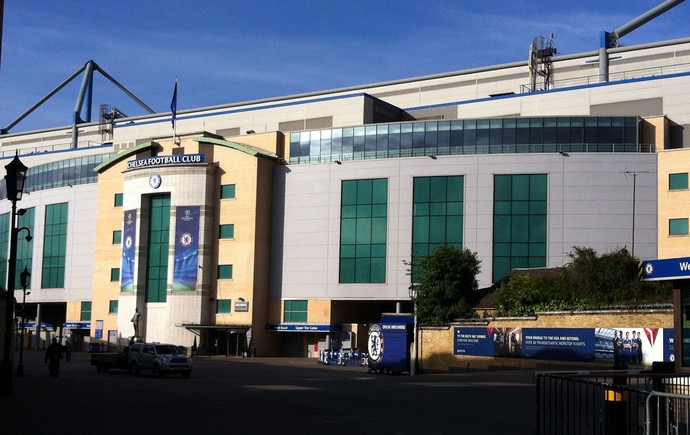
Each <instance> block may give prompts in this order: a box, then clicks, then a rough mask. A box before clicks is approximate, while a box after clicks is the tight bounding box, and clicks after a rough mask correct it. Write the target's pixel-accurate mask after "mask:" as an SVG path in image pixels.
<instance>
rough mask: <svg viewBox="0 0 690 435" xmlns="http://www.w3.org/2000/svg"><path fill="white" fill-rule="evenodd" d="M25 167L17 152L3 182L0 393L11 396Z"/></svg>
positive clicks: (8, 166) (12, 389)
mask: <svg viewBox="0 0 690 435" xmlns="http://www.w3.org/2000/svg"><path fill="white" fill-rule="evenodd" d="M28 169H29V168H27V167H26V166H25V165H24V164H23V163H22V162H21V160H19V154H18V153H17V154H16V155H15V156H14V159H12V161H11V162H10V163H9V164H7V165H6V166H5V170H6V171H7V175H5V183H6V187H7V199H9V200H10V201H11V202H12V214H11V217H10V219H11V220H10V225H11V226H12V228H11V231H10V256H9V259H8V262H7V295H6V296H7V298H6V302H5V343H4V346H3V350H4V355H3V358H2V365H1V369H0V381H1V382H0V395H2V396H12V395H13V394H14V388H13V386H12V354H11V349H12V344H11V343H12V318H13V314H14V280H15V274H16V270H15V268H16V266H17V231H16V230H15V228H16V220H17V201H20V200H21V199H22V194H23V193H24V181H25V180H26V171H27V170H28Z"/></svg>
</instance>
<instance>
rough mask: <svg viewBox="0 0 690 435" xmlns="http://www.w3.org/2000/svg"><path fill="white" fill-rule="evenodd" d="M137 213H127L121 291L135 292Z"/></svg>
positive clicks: (131, 211) (130, 211)
mask: <svg viewBox="0 0 690 435" xmlns="http://www.w3.org/2000/svg"><path fill="white" fill-rule="evenodd" d="M136 232H137V211H136V210H127V211H125V223H124V231H123V233H124V234H123V238H122V272H121V273H120V291H122V292H131V291H134V251H135V247H136V240H137V239H136Z"/></svg>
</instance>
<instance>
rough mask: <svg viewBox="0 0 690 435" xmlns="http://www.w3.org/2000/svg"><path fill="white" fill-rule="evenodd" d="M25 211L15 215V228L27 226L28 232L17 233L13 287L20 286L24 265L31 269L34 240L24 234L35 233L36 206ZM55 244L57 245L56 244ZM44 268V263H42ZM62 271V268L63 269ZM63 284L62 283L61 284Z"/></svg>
mask: <svg viewBox="0 0 690 435" xmlns="http://www.w3.org/2000/svg"><path fill="white" fill-rule="evenodd" d="M25 210H26V212H25V213H24V215H22V216H17V226H16V228H24V227H26V228H28V229H29V232H28V233H27V232H26V230H22V232H21V233H20V234H19V235H18V237H17V268H16V269H15V272H14V276H15V281H14V288H15V289H17V288H22V283H21V282H20V279H19V277H20V274H21V273H22V270H24V267H27V268H28V269H29V270H32V264H33V253H34V240H36V239H32V240H31V241H27V240H26V236H27V235H28V234H32V235H33V234H35V233H34V220H35V214H36V208H35V207H31V208H27V209H25ZM56 246H57V245H56ZM44 268H45V264H44ZM63 273H64V270H63ZM63 285H64V284H63Z"/></svg>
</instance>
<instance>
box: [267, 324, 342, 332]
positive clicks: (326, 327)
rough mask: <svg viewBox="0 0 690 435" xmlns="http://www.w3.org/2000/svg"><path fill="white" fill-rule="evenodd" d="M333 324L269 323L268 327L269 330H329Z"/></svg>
mask: <svg viewBox="0 0 690 435" xmlns="http://www.w3.org/2000/svg"><path fill="white" fill-rule="evenodd" d="M331 328H332V327H331V325H300V324H285V323H269V324H268V325H266V329H268V330H269V331H292V332H329V331H330V330H331Z"/></svg>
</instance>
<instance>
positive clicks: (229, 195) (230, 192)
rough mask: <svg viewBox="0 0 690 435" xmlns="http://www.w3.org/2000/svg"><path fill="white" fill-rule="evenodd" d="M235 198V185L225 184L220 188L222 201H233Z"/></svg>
mask: <svg viewBox="0 0 690 435" xmlns="http://www.w3.org/2000/svg"><path fill="white" fill-rule="evenodd" d="M233 198H235V185H234V184H223V185H222V186H220V199H233Z"/></svg>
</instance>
